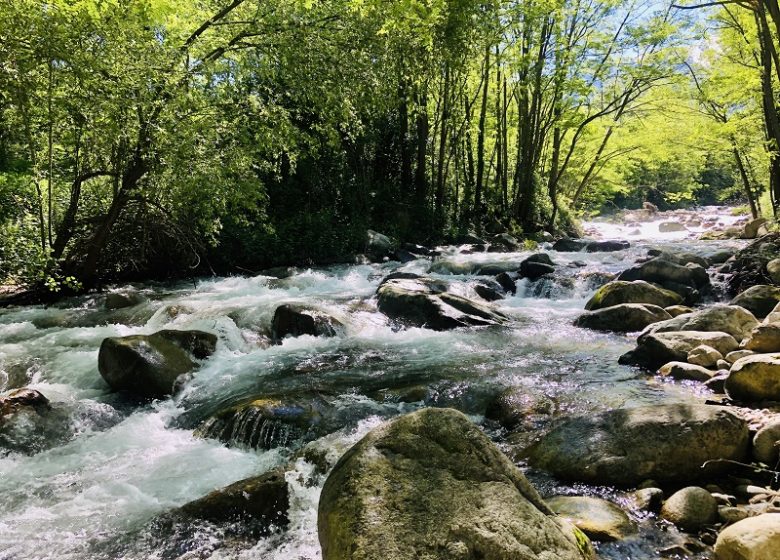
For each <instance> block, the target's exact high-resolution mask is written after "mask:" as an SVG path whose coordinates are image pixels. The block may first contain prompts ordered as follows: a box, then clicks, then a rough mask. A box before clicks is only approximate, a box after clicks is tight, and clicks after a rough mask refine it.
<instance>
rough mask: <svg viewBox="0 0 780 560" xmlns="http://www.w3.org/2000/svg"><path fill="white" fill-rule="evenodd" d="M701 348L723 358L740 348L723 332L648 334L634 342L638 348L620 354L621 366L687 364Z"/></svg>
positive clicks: (651, 367)
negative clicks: (719, 354)
mask: <svg viewBox="0 0 780 560" xmlns="http://www.w3.org/2000/svg"><path fill="white" fill-rule="evenodd" d="M702 344H705V345H707V346H710V347H712V348H714V349H715V350H717V351H718V352H720V353H721V354H723V355H726V354H728V353H729V352H731V351H732V350H736V349H737V348H738V347H739V344H738V343H737V341H736V340H735V339H734V337H733V336H731V335H730V334H727V333H723V332H703V331H672V332H659V333H652V332H651V333H645V334H642V335H640V337H639V338H638V339H637V347H636V348H635V349H634V350H631V351H630V352H627V353H625V354H623V355H622V356H621V357H620V363H621V364H629V365H638V366H642V367H646V368H648V369H652V370H656V369H658V368H659V367H661V366H662V365H664V364H665V363H668V362H684V361H686V360H687V358H688V353H689V352H690V351H691V350H693V349H694V348H696V347H697V346H700V345H702Z"/></svg>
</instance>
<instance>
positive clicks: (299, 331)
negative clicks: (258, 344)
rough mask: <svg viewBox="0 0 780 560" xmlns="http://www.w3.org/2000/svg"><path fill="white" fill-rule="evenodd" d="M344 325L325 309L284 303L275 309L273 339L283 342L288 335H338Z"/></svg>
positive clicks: (272, 322)
mask: <svg viewBox="0 0 780 560" xmlns="http://www.w3.org/2000/svg"><path fill="white" fill-rule="evenodd" d="M343 328H344V325H343V324H342V323H341V321H339V320H338V319H336V318H335V317H333V316H331V315H328V314H327V313H325V312H324V311H321V310H319V309H314V308H311V307H305V306H301V305H292V304H284V305H280V306H279V307H277V308H276V311H274V318H273V320H272V321H271V340H273V342H274V343H275V344H281V343H282V340H283V339H285V338H287V337H296V336H303V335H310V336H336V335H337V334H338V333H339V331H341V330H343Z"/></svg>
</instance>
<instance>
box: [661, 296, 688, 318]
mask: <svg viewBox="0 0 780 560" xmlns="http://www.w3.org/2000/svg"><path fill="white" fill-rule="evenodd" d="M672 293H674V292H672ZM674 295H677V294H674ZM678 297H679V296H678ZM664 310H665V311H666V312H667V313H668V314H669V315H671V316H672V317H673V318H674V317H678V316H680V315H685V314H686V313H693V308H691V307H688V306H687V305H670V306H669V307H664Z"/></svg>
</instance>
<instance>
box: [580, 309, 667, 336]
mask: <svg viewBox="0 0 780 560" xmlns="http://www.w3.org/2000/svg"><path fill="white" fill-rule="evenodd" d="M667 319H671V315H669V314H668V313H667V312H666V311H664V310H663V309H662V308H661V307H658V306H657V305H648V304H643V303H623V304H621V305H613V306H612V307H604V308H601V309H598V310H597V311H588V312H586V313H584V314H583V315H580V316H579V317H577V319H576V320H575V321H574V325H575V326H577V327H582V328H585V329H592V330H596V331H611V332H635V331H641V330H642V329H644V328H645V327H647V326H648V325H651V324H653V323H657V322H659V321H665V320H667Z"/></svg>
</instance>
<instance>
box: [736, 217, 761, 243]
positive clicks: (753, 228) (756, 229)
mask: <svg viewBox="0 0 780 560" xmlns="http://www.w3.org/2000/svg"><path fill="white" fill-rule="evenodd" d="M766 221H767V220H766V218H756V219H755V220H750V221H749V222H748V223H746V224H745V227H743V228H742V233H741V234H740V236H739V237H740V239H755V238H756V237H759V236H760V235H765V234H766V232H767V231H766V227H765V225H766Z"/></svg>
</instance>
